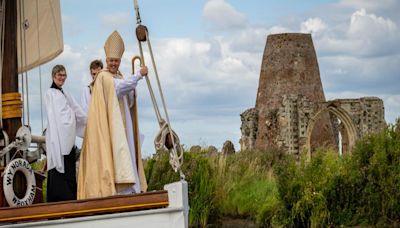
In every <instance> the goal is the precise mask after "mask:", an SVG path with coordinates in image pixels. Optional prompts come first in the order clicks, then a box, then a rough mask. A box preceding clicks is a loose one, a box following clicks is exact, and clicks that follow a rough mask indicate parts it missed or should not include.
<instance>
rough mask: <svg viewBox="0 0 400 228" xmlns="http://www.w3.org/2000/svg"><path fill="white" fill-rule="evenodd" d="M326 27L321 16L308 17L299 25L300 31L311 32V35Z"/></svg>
mask: <svg viewBox="0 0 400 228" xmlns="http://www.w3.org/2000/svg"><path fill="white" fill-rule="evenodd" d="M325 27H326V25H325V23H324V22H323V21H322V20H321V18H309V19H307V20H306V21H304V22H302V23H301V25H300V31H301V32H302V33H312V34H313V35H315V34H317V33H319V32H321V31H322V30H324V29H325Z"/></svg>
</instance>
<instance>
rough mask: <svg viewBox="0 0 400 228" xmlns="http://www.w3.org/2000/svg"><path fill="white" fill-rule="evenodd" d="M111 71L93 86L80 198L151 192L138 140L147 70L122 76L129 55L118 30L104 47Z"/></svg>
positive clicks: (83, 152)
mask: <svg viewBox="0 0 400 228" xmlns="http://www.w3.org/2000/svg"><path fill="white" fill-rule="evenodd" d="M104 49H105V52H106V65H107V67H106V69H103V70H102V71H100V72H99V73H98V74H97V76H96V79H95V81H94V83H93V90H92V94H91V101H90V106H89V109H88V122H87V126H86V131H85V137H84V141H83V145H82V152H81V158H80V164H79V177H78V199H88V198H96V197H106V196H110V195H114V194H129V193H140V192H145V191H146V190H147V183H146V178H145V175H144V169H143V163H142V160H141V153H140V139H139V138H138V135H139V131H138V122H137V116H135V115H137V111H135V109H136V108H135V107H136V103H135V88H136V86H137V84H138V82H139V81H140V80H141V79H142V78H143V76H147V73H148V69H147V67H141V69H140V70H139V71H138V72H136V74H135V75H128V76H126V77H123V76H122V74H121V73H120V71H119V66H120V64H121V58H122V54H123V52H124V50H125V47H124V43H123V40H122V37H121V36H120V35H119V33H118V32H117V31H114V32H113V33H112V34H111V35H110V36H109V37H108V39H107V41H106V43H105V46H104Z"/></svg>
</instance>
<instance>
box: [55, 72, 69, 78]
mask: <svg viewBox="0 0 400 228" xmlns="http://www.w3.org/2000/svg"><path fill="white" fill-rule="evenodd" d="M56 76H58V77H67V74H61V73H57V74H56Z"/></svg>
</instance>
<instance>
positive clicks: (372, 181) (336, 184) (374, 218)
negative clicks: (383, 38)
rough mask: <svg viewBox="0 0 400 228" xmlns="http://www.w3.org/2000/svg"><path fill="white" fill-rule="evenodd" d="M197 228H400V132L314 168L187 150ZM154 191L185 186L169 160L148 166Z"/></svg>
mask: <svg viewBox="0 0 400 228" xmlns="http://www.w3.org/2000/svg"><path fill="white" fill-rule="evenodd" d="M183 171H184V173H185V175H186V179H187V181H188V183H189V201H190V202H189V203H190V224H191V226H193V227H205V226H207V224H215V225H218V224H219V222H220V221H221V219H222V218H223V217H231V218H244V219H249V220H253V221H255V222H256V224H257V225H258V226H260V227H270V226H293V227H310V226H314V227H315V226H341V225H344V226H364V225H369V226H371V225H375V226H388V225H392V226H396V225H400V191H399V188H400V175H399V173H400V132H399V130H397V131H396V130H395V129H394V128H388V129H386V130H385V131H384V132H382V133H381V134H378V135H374V136H370V137H368V138H365V139H363V140H361V141H360V142H358V144H357V145H356V147H355V148H354V150H353V152H352V154H351V155H348V156H344V157H340V156H338V155H337V153H336V152H334V151H329V150H324V149H321V150H319V151H318V152H316V153H315V154H314V155H313V157H312V160H311V161H306V160H305V159H302V160H301V161H295V160H294V159H293V158H292V157H291V156H288V155H283V153H282V152H281V151H277V150H271V151H243V152H240V153H236V154H234V155H230V156H221V155H209V152H208V151H207V150H203V151H200V152H190V151H186V152H185V154H184V166H183ZM146 175H147V178H148V182H149V190H155V189H161V188H162V186H163V185H164V184H166V183H169V182H172V181H176V180H179V176H178V175H177V174H175V173H174V172H173V171H172V169H171V168H170V166H169V163H168V154H167V153H166V152H159V153H157V154H156V155H155V156H154V157H153V158H150V159H148V160H147V161H146Z"/></svg>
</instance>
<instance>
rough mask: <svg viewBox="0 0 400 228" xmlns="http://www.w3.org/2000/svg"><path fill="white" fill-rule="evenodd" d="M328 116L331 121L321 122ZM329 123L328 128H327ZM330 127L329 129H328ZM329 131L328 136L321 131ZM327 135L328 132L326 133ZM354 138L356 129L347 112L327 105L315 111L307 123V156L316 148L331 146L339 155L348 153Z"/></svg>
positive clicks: (310, 155)
mask: <svg viewBox="0 0 400 228" xmlns="http://www.w3.org/2000/svg"><path fill="white" fill-rule="evenodd" d="M327 118H329V119H330V120H331V121H330V123H329V122H328V123H327V122H326V121H325V122H322V123H321V121H322V120H326V119H327ZM329 125H330V128H329ZM329 129H330V130H329ZM326 132H328V133H329V132H330V133H331V137H330V138H329V136H328V137H326V136H325V138H324V137H321V136H323V133H325V134H326ZM328 135H329V134H328ZM355 140H356V129H355V126H354V124H353V122H352V120H351V117H350V116H349V114H348V113H347V112H346V111H345V110H343V109H341V108H338V107H335V106H327V107H325V108H322V109H321V110H320V111H319V112H317V113H316V114H315V115H314V117H313V118H311V120H310V123H309V128H308V129H307V144H306V147H307V152H308V156H309V158H311V157H312V154H313V152H315V151H316V149H317V148H319V147H322V148H332V149H335V150H336V151H338V153H339V154H341V155H346V154H348V153H350V151H351V148H352V146H353V145H354V143H355Z"/></svg>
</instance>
